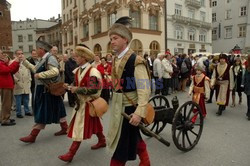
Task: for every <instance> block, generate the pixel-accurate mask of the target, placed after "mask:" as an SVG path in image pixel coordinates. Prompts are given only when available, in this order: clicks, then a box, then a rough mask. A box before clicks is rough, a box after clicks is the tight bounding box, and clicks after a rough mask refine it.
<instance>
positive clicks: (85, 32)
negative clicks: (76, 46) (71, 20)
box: [83, 23, 89, 38]
mask: <svg viewBox="0 0 250 166" xmlns="http://www.w3.org/2000/svg"><path fill="white" fill-rule="evenodd" d="M85 37H89V24H88V23H86V24H84V25H83V38H85Z"/></svg>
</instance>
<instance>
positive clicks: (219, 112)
mask: <svg viewBox="0 0 250 166" xmlns="http://www.w3.org/2000/svg"><path fill="white" fill-rule="evenodd" d="M216 114H217V115H221V114H222V105H219V109H218V111H217V112H216Z"/></svg>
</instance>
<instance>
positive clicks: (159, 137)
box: [121, 112, 170, 146]
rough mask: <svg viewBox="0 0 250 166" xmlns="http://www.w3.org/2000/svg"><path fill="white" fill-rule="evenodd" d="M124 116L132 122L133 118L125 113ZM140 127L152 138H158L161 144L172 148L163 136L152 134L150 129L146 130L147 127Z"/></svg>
mask: <svg viewBox="0 0 250 166" xmlns="http://www.w3.org/2000/svg"><path fill="white" fill-rule="evenodd" d="M121 114H122V116H124V118H126V119H127V120H130V119H131V117H130V116H129V115H128V114H126V113H125V112H122V113H121ZM138 127H139V128H140V129H142V130H144V131H145V132H147V133H149V134H150V135H151V136H152V137H154V138H156V139H157V140H158V141H160V142H161V143H163V144H164V145H166V146H170V142H168V141H167V140H165V139H164V138H162V137H161V136H159V135H157V134H155V133H154V132H152V131H151V130H149V129H148V128H146V127H145V126H143V125H142V124H141V123H140V124H139V125H138Z"/></svg>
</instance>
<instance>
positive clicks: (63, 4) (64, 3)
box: [63, 0, 65, 9]
mask: <svg viewBox="0 0 250 166" xmlns="http://www.w3.org/2000/svg"><path fill="white" fill-rule="evenodd" d="M63 9H65V0H63Z"/></svg>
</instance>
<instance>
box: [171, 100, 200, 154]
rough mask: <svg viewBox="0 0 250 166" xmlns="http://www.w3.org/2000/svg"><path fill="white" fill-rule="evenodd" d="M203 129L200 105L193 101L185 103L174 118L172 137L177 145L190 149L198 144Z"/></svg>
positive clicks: (182, 148)
mask: <svg viewBox="0 0 250 166" xmlns="http://www.w3.org/2000/svg"><path fill="white" fill-rule="evenodd" d="M202 129H203V116H202V112H201V109H200V106H199V105H198V104H196V103H195V102H193V101H188V102H186V103H184V104H183V105H182V106H181V107H180V108H179V109H178V111H176V113H175V115H174V119H173V124H172V138H173V141H174V144H175V146H176V147H177V148H178V149H180V150H182V151H185V152H187V151H190V150H191V149H193V148H194V147H195V146H196V145H197V143H198V141H199V139H200V137H201V133H202Z"/></svg>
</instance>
